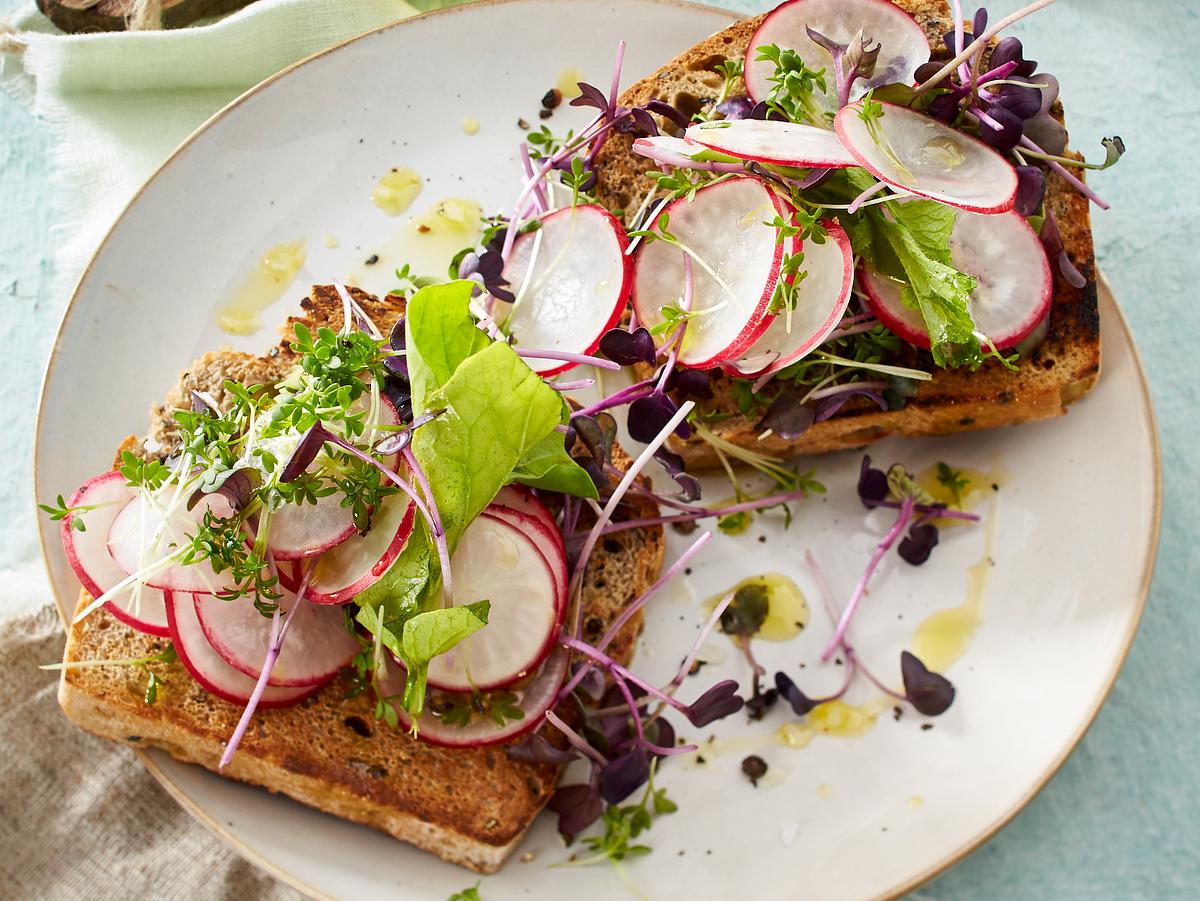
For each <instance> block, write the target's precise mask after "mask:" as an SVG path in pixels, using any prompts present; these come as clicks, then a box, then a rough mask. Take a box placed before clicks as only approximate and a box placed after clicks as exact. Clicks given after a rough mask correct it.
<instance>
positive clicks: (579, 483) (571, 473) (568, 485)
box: [511, 432, 600, 500]
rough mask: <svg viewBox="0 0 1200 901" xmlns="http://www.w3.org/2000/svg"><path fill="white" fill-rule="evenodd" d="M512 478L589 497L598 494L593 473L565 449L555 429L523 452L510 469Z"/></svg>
mask: <svg viewBox="0 0 1200 901" xmlns="http://www.w3.org/2000/svg"><path fill="white" fill-rule="evenodd" d="M511 480H512V481H514V482H520V483H521V484H522V485H528V486H529V487H530V488H541V489H543V490H544V491H559V492H562V493H563V494H573V495H575V496H576V497H590V498H591V499H592V500H596V499H597V498H599V496H600V495H599V493H598V492H597V491H596V484H595V482H593V481H592V477H591V476H589V475H588V474H587V471H586V470H585V469H584V468H583V467H581V466H580V465H579V464H578V463H576V462H575V460H574V459H573V458H572V457H571V455H570V454H569V453H567V449H566V447H565V445H564V444H563V436H562V435H561V434H559V433H558V432H551V433H550V434H549V435H547V436H546V437H545V438H543V439H542V440H541V441H539V442H538V443H537V444H535V445H534V446H533V447H531V448H530V449H529V450H528V451H527V452H526V454H525V456H523V457H522V458H521V462H520V463H518V464H517V468H516V469H514V470H513V471H512V476H511Z"/></svg>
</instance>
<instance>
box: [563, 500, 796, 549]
mask: <svg viewBox="0 0 1200 901" xmlns="http://www.w3.org/2000/svg"><path fill="white" fill-rule="evenodd" d="M803 499H804V492H802V491H790V492H785V493H783V494H772V495H769V496H768V497H760V498H755V499H754V500H750V501H742V502H741V503H737V504H730V505H729V506H727V507H689V508H687V511H688V512H686V513H680V514H678V515H675V516H652V517H648V518H646V519H625V520H622V521H621V522H615V523H611V524H610V525H606V526H605V527H604V529H603V530H602V531H601V534H602V535H611V534H612V533H613V532H623V531H625V530H626V529H640V528H644V527H646V526H657V525H665V524H667V523H673V522H691V521H692V520H694V519H707V518H708V517H710V516H728V515H730V514H732V513H742V512H743V511H746V510H759V509H761V508H763V507H774V506H777V505H779V504H788V503H791V502H793V501H798V500H803ZM664 500H665V499H664ZM668 506H672V507H675V508H677V509H679V508H683V507H684V506H685V505H684V504H681V503H679V502H677V501H675V502H668ZM580 537H581V536H579V535H572V536H571V537H570V539H569V540H571V541H578V540H579V538H580Z"/></svg>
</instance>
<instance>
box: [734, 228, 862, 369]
mask: <svg viewBox="0 0 1200 901" xmlns="http://www.w3.org/2000/svg"><path fill="white" fill-rule="evenodd" d="M821 224H822V225H824V226H825V231H826V233H827V237H826V239H825V243H823V244H817V243H815V242H813V241H811V240H810V241H808V242H807V243H805V244H804V247H803V251H804V272H805V273H807V274H806V275H805V276H804V280H803V281H801V282H800V285H799V287H797V289H796V293H797V297H796V309H794V310H793V311H792V314H791V322H790V329H789V322H788V315H787V313H786V312H784V313H779V314H778V315H776V316H775V317H774V318H773V319H772V320H771V327H770V328H768V329H767V330H766V332H765V333H764V334H763V336H762V337H761V338H759V339H758V340H757V341H755V342H754V346H753V347H751V348H750V349H749V350H748V351H747V352H746V354H745V356H743V357H742V358H741V359H740V360H737V361H736V362H734V363H731V364H728V365H726V366H725V367H724V369H725V371H726V372H727V373H729V374H730V375H735V376H749V375H766V374H767V373H769V372H778V371H779V370H780V369H783V368H784V367H785V366H791V365H792V364H793V363H795V362H796V361H797V360H800V359H802V358H803V357H805V356H807V355H808V354H810V353H811V352H812V351H813V350H814V349H815V348H817V347H819V346H820V345H821V344H822V343H823V342H824V341H825V340H826V339H827V338H828V337H829V336H830V335H831V334H832V333H833V330H834V329H836V328H837V326H838V323H839V322H841V321H842V316H843V315H844V314H845V312H846V305H847V304H848V303H849V302H850V293H851V290H852V288H853V287H854V249H853V248H852V247H851V246H850V238H849V237H848V236H847V235H846V233H845V231H843V230H842V227H841V226H840V225H838V224H837V223H836V222H834V221H833V220H832V219H829V220H825V221H823V222H822V223H821Z"/></svg>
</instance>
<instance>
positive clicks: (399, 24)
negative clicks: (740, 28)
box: [31, 0, 1162, 901]
mask: <svg viewBox="0 0 1200 901" xmlns="http://www.w3.org/2000/svg"><path fill="white" fill-rule="evenodd" d="M528 2H531V0H474V2H470V0H468V2H465V3H462V4H461V5H458V6H452V7H446V8H443V9H438V10H431V11H429V12H423V13H419V14H417V15H414V16H409V17H407V18H404V19H398V20H396V21H394V22H388V23H386V24H383V25H379V26H377V27H375V28H372V29H370V30H368V31H365V32H362V33H361V34H357V35H354V36H352V37H349V38H346V39H344V40H341V41H338V42H337V43H335V44H332V45H330V46H329V47H326V48H324V49H322V50H319V51H317V52H315V53H312V54H310V55H308V56H306V57H304V58H302V59H299V60H297V61H296V62H294V63H291V64H290V65H288V66H286V67H284V68H283V69H280V70H279V71H278V72H276V73H274V74H273V75H271V76H269V77H267V78H266V79H264V80H263V81H261V82H259V83H258V84H255V85H253V86H252V87H250V88H248V89H247V90H246V91H244V92H243V93H241V94H239V95H238V96H237V97H235V98H234V99H233V100H231V101H230V102H229V103H227V104H226V105H225V106H223V107H221V108H220V109H219V110H217V111H216V112H214V113H213V114H212V115H211V116H209V117H208V118H207V119H205V120H204V121H203V122H202V123H201V124H200V125H198V126H197V127H196V128H195V129H194V130H193V131H192V132H191V133H190V134H189V135H188V136H187V137H185V138H184V139H183V140H182V141H181V142H180V143H179V145H178V146H177V147H176V148H175V149H174V150H172V151H171V153H170V154H169V155H168V156H167V157H166V159H164V160H163V161H162V163H160V164H159V165H158V166H157V167H156V168H155V169H154V171H153V172H152V173H151V174H150V175H149V176H148V177H147V178H146V180H145V182H143V183H142V185H141V186H140V187H139V188H138V189H137V191H135V192H134V194H133V195H132V196H131V197H130V199H129V201H128V203H126V204H125V206H124V207H123V208H122V209H121V211H120V213H119V214H118V215H117V217H116V218H115V219H114V220H113V223H112V225H111V226H109V228H108V230H107V231H106V232H105V234H104V237H103V239H102V240H101V241H100V243H99V244H97V246H96V249H95V251H94V252H93V253H92V255H91V257H90V258H89V259H88V262H87V265H86V266H85V267H84V269H83V271H82V272H81V273H80V275H79V278H78V279H77V280H76V282H75V285H74V287H73V288H72V290H71V296H70V298H69V299H68V301H67V304H66V306H65V307H64V309H63V313H62V316H61V318H60V320H59V323H58V326H57V328H56V329H55V334H54V341H53V342H52V344H51V350H50V356H49V358H48V359H47V361H46V364H45V368H44V370H43V373H42V380H41V385H40V387H39V390H38V403H37V411H36V414H35V418H34V434H33V448H32V451H33V453H32V457H33V459H32V469H33V479H32V482H31V484H32V489H33V501H34V505H35V508H36V504H37V502H38V499H39V498H40V497H41V496H42V495H41V491H40V484H39V467H38V459H39V457H40V450H41V447H42V439H43V435H42V429H43V417H42V410H43V408H44V406H45V402H46V390H47V385H48V383H49V381H50V377H51V374H52V373H53V371H54V367H55V365H56V363H57V362H58V359H59V356H60V355H59V347H60V344H61V338H62V334H63V331H64V329H65V328H66V326H67V322H68V320H69V319H70V317H71V315H72V313H73V312H75V307H76V305H77V301H78V300H79V297H80V293H81V291H82V290H83V288H84V285H85V283H86V282H87V281H88V278H89V276H90V275H91V272H92V269H93V267H94V266H95V264H96V261H97V260H98V259H99V257H100V255H101V254H102V253H103V252H104V250H105V249H106V248H107V246H108V244H109V241H110V239H111V238H112V236H113V234H114V233H115V232H116V230H117V229H118V228H119V227H120V226H121V224H122V223H123V222H124V221H125V219H126V218H127V217H128V215H129V214H130V213H131V212H132V210H133V208H134V207H135V206H136V205H137V204H138V202H139V201H140V199H141V197H142V195H143V194H144V193H145V192H146V190H147V189H148V188H149V187H150V185H151V184H152V183H153V182H154V181H156V180H157V178H158V177H159V176H160V175H161V174H162V173H163V172H164V171H165V170H166V168H167V167H168V166H170V165H171V164H172V163H174V162H175V161H176V160H177V159H178V158H179V157H180V155H181V154H182V153H183V152H184V151H185V150H186V149H187V148H188V147H190V146H191V145H192V144H193V143H194V142H195V141H196V140H198V139H199V138H200V137H201V135H203V134H204V133H205V132H207V131H208V129H209V128H210V127H211V126H212V125H214V124H215V123H216V122H217V121H218V120H220V119H222V118H223V117H224V116H225V115H227V114H228V113H229V112H231V111H232V110H233V109H234V108H236V107H238V106H240V105H241V104H242V103H243V102H245V101H246V100H247V99H249V98H250V97H251V96H253V95H255V94H257V93H258V92H259V91H261V90H263V89H265V88H266V87H268V86H269V85H271V84H273V83H275V82H276V81H278V80H280V79H282V78H284V77H286V76H288V75H289V74H290V73H291V72H293V71H294V70H296V69H299V68H300V67H302V66H305V65H307V64H309V63H311V62H313V61H314V60H317V59H320V58H322V57H325V56H328V55H330V54H333V53H336V52H337V51H339V50H341V49H342V48H344V47H346V46H348V45H350V44H353V43H355V42H356V41H359V40H362V39H364V38H368V37H371V36H373V35H375V34H378V33H380V32H383V31H388V30H391V29H393V28H403V27H404V26H405V25H408V24H409V23H412V22H416V21H418V20H424V19H428V18H434V17H444V16H445V17H448V16H451V15H456V14H461V13H464V12H468V11H471V10H474V9H476V8H481V7H495V6H508V5H517V4H522V3H528ZM637 2H641V3H649V4H654V5H659V6H674V7H679V8H681V9H688V10H696V11H699V12H706V13H718V14H721V15H722V16H725V17H728V18H729V20H730V22H736V21H739V20H740V19H743V18H747V16H744V15H743V14H741V13H738V12H734V11H732V10H728V9H724V8H722V7H720V6H716V5H713V4H707V3H697V2H694V0H637ZM1096 285H1097V289H1098V291H1099V292H1100V293H1101V294H1102V295H1103V294H1106V295H1107V296H1108V298H1109V299H1110V300H1111V301H1112V307H1113V310H1114V312H1115V313H1116V317H1117V324H1118V326H1119V328H1120V330H1121V332H1122V333H1123V335H1124V337H1125V338H1127V339H1128V342H1129V347H1130V349H1131V351H1132V358H1133V364H1134V370H1135V373H1136V380H1137V384H1138V389H1139V393H1140V394H1141V397H1142V400H1143V407H1144V415H1145V418H1146V423H1145V424H1146V427H1147V430H1148V432H1149V435H1150V445H1151V452H1152V458H1153V479H1152V482H1153V497H1152V505H1151V515H1150V530H1149V535H1148V541H1147V549H1146V554H1145V557H1144V562H1143V566H1142V573H1141V579H1140V583H1139V586H1138V589H1137V594H1138V597H1137V601H1136V609H1135V611H1134V615H1133V617H1132V619H1131V621H1130V625H1129V628H1128V630H1127V632H1126V634H1125V635H1124V636H1123V637H1122V640H1121V645H1120V648H1119V650H1118V653H1117V654H1116V656H1115V658H1114V660H1113V662H1112V667H1111V670H1110V672H1109V674H1108V677H1107V679H1106V680H1105V682H1104V685H1103V686H1102V687H1101V690H1100V691H1099V692H1098V695H1097V697H1096V698H1095V700H1094V702H1093V703H1092V704H1091V706H1090V707H1089V709H1088V710H1087V711H1086V715H1085V717H1084V719H1083V721H1082V722H1081V724H1080V726H1079V728H1078V729H1077V730H1076V731H1075V733H1074V734H1072V735H1071V737H1070V738H1069V739H1068V740H1067V742H1065V743H1064V745H1063V747H1062V749H1061V750H1060V752H1059V753H1058V754H1057V755H1056V756H1055V758H1054V759H1053V760H1052V761H1051V762H1050V764H1049V765H1048V766H1047V767H1046V769H1045V770H1044V771H1043V772H1042V773H1040V774H1039V775H1038V777H1037V779H1036V780H1035V781H1034V783H1033V784H1032V785H1031V786H1030V788H1029V789H1028V790H1027V791H1026V792H1025V793H1024V794H1023V795H1021V796H1020V797H1019V798H1017V800H1016V801H1014V802H1013V803H1012V805H1011V806H1009V807H1008V808H1007V809H1006V810H1005V811H1004V812H1003V813H1002V814H1000V815H999V816H998V817H997V818H996V819H995V820H993V821H992V822H991V823H989V824H988V825H987V826H985V827H984V828H983V829H981V830H980V831H978V832H977V833H976V834H974V835H972V836H970V837H969V838H967V840H966V841H964V842H963V843H961V844H960V845H959V846H958V847H956V848H955V849H954V850H952V851H950V852H949V853H948V854H946V855H944V856H943V857H942V858H941V859H940V860H938V861H937V862H936V863H933V864H930V865H929V866H928V867H926V868H925V869H924V870H922V871H920V872H919V873H917V874H915V875H914V876H912V877H910V878H909V879H907V880H906V881H904V882H902V883H899V884H897V885H895V886H892V887H890V888H888V889H887V890H886V891H884V892H882V893H880V894H879V895H877V896H875V897H876V899H880V901H884V899H888V901H890V899H894V898H898V897H900V896H901V895H904V894H906V893H908V892H911V891H913V890H915V889H917V888H919V887H921V886H922V885H925V884H926V883H928V882H930V881H932V880H933V879H936V878H937V877H938V876H941V875H942V874H943V873H945V872H946V871H948V870H949V869H951V868H952V867H954V866H955V865H956V864H958V863H960V862H961V861H962V860H964V859H965V858H966V857H968V856H970V855H971V854H972V853H974V852H975V851H976V850H978V849H979V848H980V847H981V846H982V845H984V844H986V843H987V842H988V841H990V840H991V839H992V838H993V837H994V836H995V835H996V834H997V833H998V832H1000V830H1002V829H1003V828H1004V827H1005V826H1007V825H1008V824H1009V823H1010V822H1012V820H1013V819H1015V818H1016V816H1017V815H1018V814H1019V813H1021V811H1023V810H1024V809H1025V808H1026V807H1028V806H1029V804H1030V802H1032V801H1033V799H1034V798H1036V797H1037V796H1038V795H1039V794H1040V793H1041V791H1042V790H1043V789H1044V788H1045V787H1046V786H1047V785H1048V784H1049V783H1050V781H1051V780H1052V779H1053V778H1054V777H1055V776H1056V775H1057V774H1058V772H1059V771H1060V770H1061V769H1062V767H1063V765H1064V764H1065V763H1066V761H1067V759H1068V758H1069V757H1070V756H1071V755H1072V754H1073V753H1074V751H1075V749H1076V748H1078V747H1079V744H1080V742H1081V741H1082V740H1083V737H1084V735H1086V734H1087V732H1088V730H1089V729H1090V728H1091V727H1092V724H1093V723H1094V722H1095V720H1096V717H1097V716H1098V715H1099V712H1100V709H1101V708H1102V707H1103V706H1104V704H1105V702H1106V701H1107V700H1108V697H1109V695H1110V694H1111V693H1112V690H1113V686H1114V685H1115V683H1116V680H1117V678H1118V677H1119V676H1120V674H1121V671H1122V670H1123V669H1124V666H1125V662H1126V660H1127V659H1128V657H1129V651H1130V648H1131V647H1132V645H1133V640H1134V638H1135V637H1136V635H1137V631H1138V628H1139V627H1140V625H1141V620H1142V616H1143V615H1144V613H1145V610H1146V604H1147V602H1148V600H1149V595H1150V586H1151V583H1152V581H1153V576H1154V571H1155V565H1156V563H1157V559H1158V548H1159V538H1160V533H1161V527H1162V447H1161V442H1160V437H1159V430H1158V417H1157V413H1156V411H1155V409H1154V400H1153V396H1152V395H1151V393H1150V386H1149V382H1148V379H1147V377H1146V370H1145V366H1144V365H1143V362H1142V355H1141V351H1140V350H1139V348H1138V345H1137V342H1136V341H1135V340H1134V336H1133V331H1132V329H1130V327H1129V320H1128V319H1127V318H1126V316H1125V312H1124V310H1123V309H1122V308H1121V305H1120V303H1119V302H1118V300H1117V297H1116V294H1115V292H1114V291H1113V288H1112V284H1111V283H1110V282H1109V280H1108V278H1107V276H1106V275H1105V273H1104V272H1103V271H1102V270H1101V269H1100V268H1099V266H1098V265H1097V267H1096ZM38 546H39V550H40V552H41V560H42V566H43V568H44V570H45V572H46V575H47V578H48V580H49V581H50V583H51V585H52V586H53V576H52V573H51V572H50V562H49V552H48V550H47V547H46V541H45V535H44V533H43V531H42V530H41V529H40V528H39V529H38ZM54 602H55V603H54V609H55V612H56V613H57V614H58V618H59V621H60V623H61V625H62V627H63V629H64V631H69V628H70V626H69V623H68V622H67V618H66V614H65V612H64V609H63V606H62V604H63V602H62V599H60V598H59V596H58V593H57V592H55V593H54ZM134 753H135V754H136V755H137V757H138V758H139V759H140V761H141V763H142V765H143V766H145V768H146V769H147V771H148V772H149V773H150V775H151V776H153V777H154V779H155V781H157V782H158V783H159V785H160V786H161V787H162V788H163V789H164V790H165V791H166V793H167V794H168V795H169V796H170V797H171V798H172V799H173V800H174V801H175V802H176V803H177V804H179V806H180V807H182V808H183V809H184V810H186V811H187V812H188V813H189V814H190V815H191V816H192V817H193V818H194V819H195V820H196V821H197V822H199V823H200V824H201V825H202V826H204V827H205V828H206V829H207V830H208V831H209V832H211V833H212V834H213V835H215V836H216V837H217V838H219V839H220V840H221V841H222V842H224V843H225V844H226V845H228V846H229V847H231V848H233V849H234V850H235V851H237V853H238V854H240V855H241V856H242V857H243V858H245V859H247V860H249V861H251V862H252V863H253V864H255V866H258V867H259V868H261V869H262V870H264V871H266V872H268V873H270V874H271V875H272V876H274V877H275V878H276V879H279V880H280V881H281V882H283V883H284V884H286V885H288V886H290V887H292V888H294V889H296V890H297V891H299V892H302V893H303V894H305V895H307V896H309V897H311V898H318V899H322V901H338V899H337V898H336V897H335V896H333V895H329V894H327V893H326V892H323V891H321V890H319V889H317V888H315V887H314V886H312V885H310V884H308V883H306V882H305V881H303V880H302V879H300V878H299V877H297V876H295V875H294V874H292V873H291V872H289V871H288V870H286V869H284V868H283V867H281V866H280V865H278V864H276V863H275V862H274V861H272V860H271V859H269V858H267V857H265V856H263V855H262V854H260V853H259V852H257V851H256V850H254V849H253V848H251V847H250V846H249V845H247V844H246V843H244V842H243V841H242V840H241V839H240V838H238V837H236V836H235V835H234V834H233V833H232V832H231V831H230V830H229V829H228V828H226V827H225V826H223V825H222V824H220V823H219V822H217V821H216V820H215V819H214V818H213V817H212V816H211V815H209V813H208V812H207V811H206V810H205V809H204V808H203V807H202V806H201V805H200V803H199V802H198V801H197V800H196V799H194V798H193V797H192V796H191V795H189V794H188V793H187V792H186V791H185V790H184V789H183V788H182V787H181V786H180V785H179V784H178V783H176V782H175V781H174V780H173V779H172V778H171V777H170V776H169V775H168V774H167V773H166V771H165V770H163V768H162V767H161V766H160V765H159V761H158V760H157V759H156V758H155V756H154V755H153V754H152V753H151V752H150V751H149V750H147V749H134Z"/></svg>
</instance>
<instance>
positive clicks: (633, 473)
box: [567, 400, 696, 635]
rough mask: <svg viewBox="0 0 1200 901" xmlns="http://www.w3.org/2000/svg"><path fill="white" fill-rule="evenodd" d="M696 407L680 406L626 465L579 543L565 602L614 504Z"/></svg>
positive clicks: (577, 583)
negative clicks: (622, 474)
mask: <svg viewBox="0 0 1200 901" xmlns="http://www.w3.org/2000/svg"><path fill="white" fill-rule="evenodd" d="M695 406H696V404H695V402H694V401H690V400H689V401H687V402H685V403H684V404H683V406H681V407H680V408H679V409H678V410H677V411H675V415H674V416H672V417H671V419H670V421H668V422H667V424H666V425H665V426H663V428H662V431H660V432H659V433H658V434H657V435H655V436H654V439H653V440H652V441H651V442H650V443H649V444H647V445H646V447H645V448H644V449H643V450H642V452H641V453H640V454H639V455H638V457H637V459H636V460H634V461H633V463H631V464H630V466H629V468H628V469H627V470H625V475H624V476H623V477H622V478H621V481H620V483H619V484H618V485H617V487H616V490H614V491H613V493H612V496H611V497H610V498H609V499H608V503H607V504H605V505H604V509H603V510H601V511H600V513H599V515H598V516H597V517H596V522H595V524H594V525H593V526H592V530H591V531H590V532H589V533H588V536H587V539H586V540H585V541H584V543H583V549H582V550H581V551H580V552H579V559H578V560H577V561H576V562H575V571H574V572H573V573H572V574H571V584H570V588H569V590H568V591H567V597H568V598H574V597H575V593H576V591H578V590H579V586H580V583H581V582H582V581H583V574H584V572H585V571H586V570H587V563H588V559H589V558H590V557H591V556H592V549H593V548H595V546H596V542H597V541H599V540H600V535H601V533H602V531H603V529H604V527H605V526H606V525H608V523H609V521H610V520H611V519H612V515H613V511H614V510H616V509H617V504H619V503H620V502H621V498H622V497H624V496H625V492H626V491H628V490H629V486H630V485H632V484H633V480H634V479H636V478H637V477H638V474H639V473H640V472H641V471H642V470H643V469H645V468H646V464H647V463H649V462H650V460H651V458H652V457H653V456H654V454H655V452H656V451H657V450H658V449H659V448H660V447H662V445H663V444H664V443H665V442H666V440H667V437H668V436H669V435H671V434H672V433H673V432H674V431H675V429H676V428H678V427H679V423H681V422H683V421H684V419H686V418H687V415H688V414H689V413H691V412H692V409H693V408H694V407H695ZM582 615H583V608H582V606H581V605H579V604H576V605H575V622H574V625H573V628H572V630H571V634H573V635H578V634H579V626H580V620H581V619H582Z"/></svg>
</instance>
